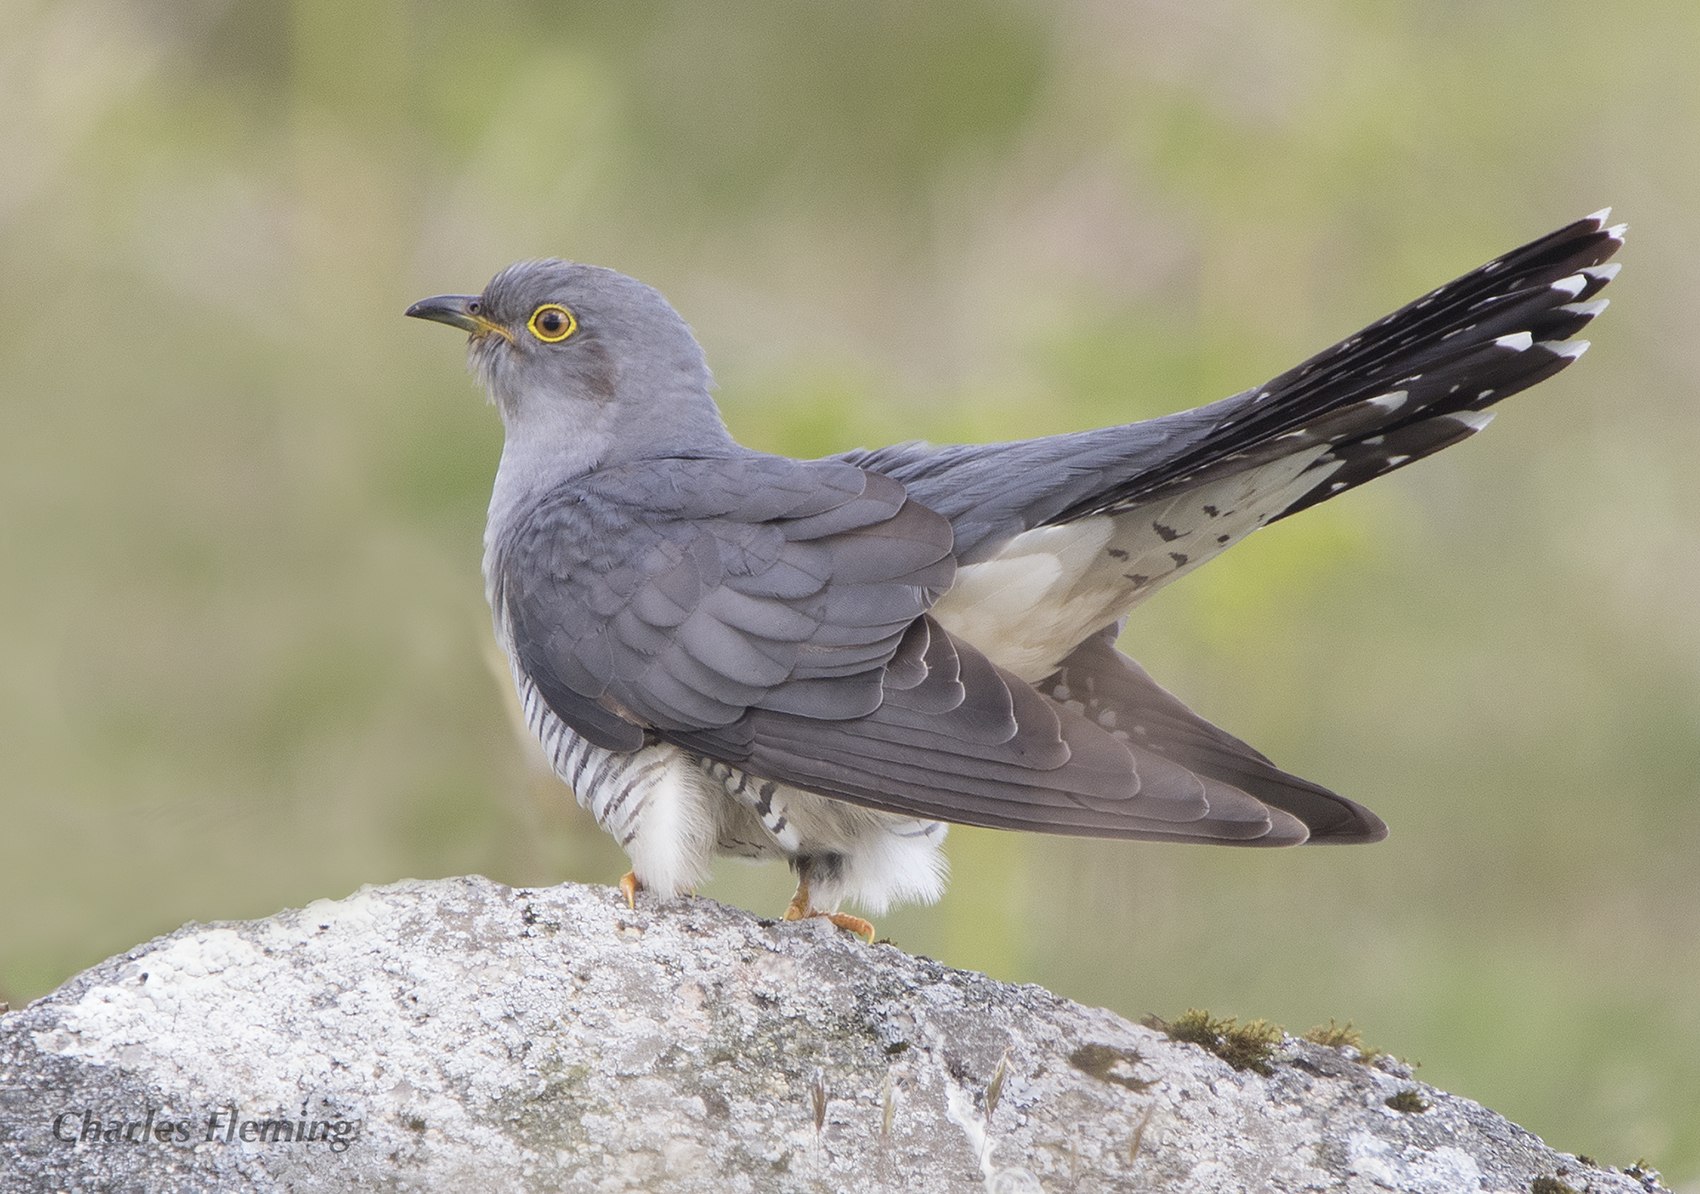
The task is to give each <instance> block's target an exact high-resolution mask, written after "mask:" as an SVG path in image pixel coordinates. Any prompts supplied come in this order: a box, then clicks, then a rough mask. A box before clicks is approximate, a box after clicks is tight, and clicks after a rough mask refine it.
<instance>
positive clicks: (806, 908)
mask: <svg viewBox="0 0 1700 1194" xmlns="http://www.w3.org/2000/svg"><path fill="white" fill-rule="evenodd" d="M811 916H818V917H821V918H822V919H824V920H828V921H831V922H832V923H833V924H835V925H837V926H838V927H839V928H841V929H843V930H844V931H845V932H846V933H854V934H856V936H858V937H860V938H861V939H862V940H864V941H866V942H867V943H868V944H869V945H872V944H873V943H874V926H873V922H872V921H867V920H863V919H862V918H861V917H860V916H852V915H851V914H850V913H848V912H817V911H816V910H815V908H814V907H813V905H812V904H811V903H810V901H809V881H808V880H807V879H803V880H800V881H799V882H798V883H797V894H796V895H794V896H792V897H791V903H790V905H789V906H788V907H786V909H785V919H786V920H803V919H805V918H807V917H811Z"/></svg>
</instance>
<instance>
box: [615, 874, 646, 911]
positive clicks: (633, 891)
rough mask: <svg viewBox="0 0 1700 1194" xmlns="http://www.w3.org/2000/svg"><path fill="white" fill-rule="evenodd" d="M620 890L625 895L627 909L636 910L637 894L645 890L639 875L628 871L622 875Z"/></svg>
mask: <svg viewBox="0 0 1700 1194" xmlns="http://www.w3.org/2000/svg"><path fill="white" fill-rule="evenodd" d="M619 888H620V890H621V892H623V893H624V894H625V897H626V907H627V908H630V909H633V910H636V908H637V893H638V892H640V891H642V890H643V884H642V883H640V882H638V877H637V874H636V873H635V872H633V871H627V872H626V873H625V874H623V875H621V876H620V883H619Z"/></svg>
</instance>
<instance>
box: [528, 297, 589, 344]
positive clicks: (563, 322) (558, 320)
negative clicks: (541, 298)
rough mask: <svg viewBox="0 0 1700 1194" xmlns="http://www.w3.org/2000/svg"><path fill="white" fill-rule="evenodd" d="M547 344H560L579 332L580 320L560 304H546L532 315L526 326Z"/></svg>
mask: <svg viewBox="0 0 1700 1194" xmlns="http://www.w3.org/2000/svg"><path fill="white" fill-rule="evenodd" d="M525 326H526V327H527V328H529V329H530V330H531V334H532V335H533V336H536V337H537V338H538V339H539V340H541V341H543V343H545V344H559V343H560V342H561V341H562V340H565V339H566V338H567V337H568V336H570V335H572V334H573V333H574V332H576V331H578V320H577V319H575V318H573V313H572V312H571V311H569V310H567V309H566V308H565V307H563V306H561V305H560V304H559V303H544V304H543V305H542V306H541V307H539V308H537V310H535V311H533V312H532V313H531V318H530V319H529V320H528V321H527V322H526V325H525Z"/></svg>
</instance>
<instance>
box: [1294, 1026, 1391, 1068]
mask: <svg viewBox="0 0 1700 1194" xmlns="http://www.w3.org/2000/svg"><path fill="white" fill-rule="evenodd" d="M1304 1039H1305V1040H1307V1041H1309V1042H1310V1043H1311V1044H1313V1045H1326V1046H1328V1047H1329V1048H1330V1049H1352V1050H1354V1051H1356V1053H1357V1055H1358V1064H1360V1065H1374V1064H1375V1062H1376V1060H1377V1059H1379V1058H1382V1057H1391V1056H1392V1054H1390V1053H1388V1052H1387V1051H1386V1050H1385V1049H1375V1048H1372V1047H1370V1046H1369V1045H1366V1044H1364V1034H1363V1033H1361V1032H1359V1031H1358V1029H1357V1026H1356V1025H1354V1024H1353V1023H1352V1022H1351V1021H1350V1020H1347V1021H1346V1022H1345V1023H1344V1024H1336V1023H1335V1022H1334V1021H1333V1020H1330V1021H1328V1023H1327V1024H1326V1025H1322V1024H1318V1025H1317V1026H1316V1027H1315V1028H1312V1029H1310V1030H1309V1031H1308V1032H1306V1033H1305V1034H1304ZM1401 1060H1403V1059H1401ZM1406 1064H1410V1063H1409V1062H1407V1063H1406Z"/></svg>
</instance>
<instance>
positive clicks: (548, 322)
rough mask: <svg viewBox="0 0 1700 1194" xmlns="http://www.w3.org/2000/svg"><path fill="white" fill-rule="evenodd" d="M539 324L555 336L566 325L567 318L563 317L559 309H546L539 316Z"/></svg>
mask: <svg viewBox="0 0 1700 1194" xmlns="http://www.w3.org/2000/svg"><path fill="white" fill-rule="evenodd" d="M537 326H538V327H540V328H542V329H543V330H544V331H546V332H548V333H549V334H550V335H551V336H553V335H554V334H555V333H556V332H558V331H560V330H561V329H562V328H563V327H565V326H566V320H564V319H562V318H561V313H560V312H559V311H545V312H543V314H541V315H539V316H538V317H537Z"/></svg>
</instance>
